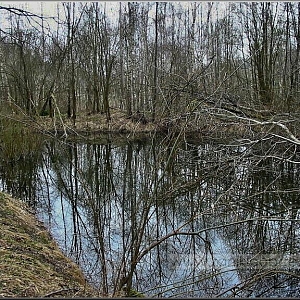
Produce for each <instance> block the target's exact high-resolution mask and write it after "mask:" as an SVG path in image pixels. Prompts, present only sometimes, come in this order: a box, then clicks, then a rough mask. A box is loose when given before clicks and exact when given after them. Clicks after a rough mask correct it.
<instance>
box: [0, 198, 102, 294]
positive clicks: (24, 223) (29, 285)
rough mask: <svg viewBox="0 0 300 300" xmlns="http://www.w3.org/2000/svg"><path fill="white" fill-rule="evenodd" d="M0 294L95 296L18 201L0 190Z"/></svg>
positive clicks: (78, 271)
mask: <svg viewBox="0 0 300 300" xmlns="http://www.w3.org/2000/svg"><path fill="white" fill-rule="evenodd" d="M0 278H1V281H0V297H98V296H99V295H98V294H97V292H96V291H95V290H94V289H93V288H92V287H91V286H89V285H88V284H87V283H86V281H85V278H84V275H83V273H82V271H81V270H80V268H79V267H78V266H77V265H76V264H75V263H74V262H72V261H71V260H70V259H68V258H67V257H66V256H65V255H64V254H63V253H62V252H61V250H60V249H59V248H58V246H57V244H56V243H55V241H54V240H53V239H52V237H51V236H50V234H49V232H48V231H47V229H46V228H45V227H44V226H43V224H42V223H40V222H39V221H38V220H37V219H36V217H35V216H34V214H33V213H31V212H30V210H29V208H28V207H27V206H26V205H25V204H24V203H23V202H21V201H19V200H16V199H12V198H11V197H10V196H9V195H7V194H4V193H0Z"/></svg>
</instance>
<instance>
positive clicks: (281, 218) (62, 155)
mask: <svg viewBox="0 0 300 300" xmlns="http://www.w3.org/2000/svg"><path fill="white" fill-rule="evenodd" d="M265 148H266V149H272V145H269V144H268V142H264V143H259V144H253V143H249V144H246V145H244V146H233V145H221V144H213V143H197V144H196V143H193V142H191V141H189V142H187V141H179V140H167V139H152V140H144V141H125V142H122V143H119V144H118V143H111V142H106V143H88V142H86V143H82V142H81V143H75V142H74V143H61V142H58V141H56V142H55V141H47V143H46V145H45V148H44V149H43V150H42V155H38V156H37V157H36V158H35V159H34V157H32V158H31V159H32V161H30V162H26V163H25V162H24V161H23V162H21V161H18V162H15V164H16V165H15V166H14V167H13V168H10V167H9V166H5V165H3V166H2V167H3V169H2V172H1V181H2V186H3V188H4V189H5V190H7V191H8V192H10V193H12V194H14V196H18V197H23V198H24V191H27V194H26V193H25V194H26V197H27V199H30V201H31V202H32V201H33V200H34V206H35V208H36V210H37V213H38V215H39V217H40V218H41V219H43V220H44V222H45V223H46V224H48V226H49V228H50V230H51V232H52V234H53V236H54V237H55V238H56V240H57V241H58V243H59V244H60V246H61V247H62V248H63V249H64V251H65V252H66V253H67V254H68V255H69V256H71V257H72V258H73V259H74V260H75V261H77V262H78V263H79V264H80V265H81V267H82V268H83V269H84V271H85V273H86V275H87V278H88V279H89V280H90V281H92V282H93V283H95V284H96V285H97V286H99V288H100V289H101V291H102V293H103V294H115V295H116V294H117V293H118V292H119V291H120V290H123V291H125V292H127V293H128V294H130V291H131V289H135V290H138V291H141V292H144V293H145V294H146V295H148V296H156V297H168V296H172V297H176V296H184V297H216V296H226V297H231V296H236V297H251V296H264V297H270V296H286V297H287V296H288V297H291V296H295V295H298V294H299V287H298V285H299V275H298V274H299V271H298V264H297V261H298V255H299V254H298V252H299V250H298V249H299V222H298V211H299V186H298V182H299V170H298V165H297V164H295V163H293V162H286V161H284V160H280V161H279V160H278V159H277V158H276V157H275V155H268V156H267V155H265V153H266V152H265ZM274 149H275V148H274ZM282 153H283V152H282ZM284 153H285V154H286V155H289V149H286V152H284ZM297 155H298V154H297V153H296V154H295V157H294V158H293V159H294V161H297V160H298V161H299V157H297ZM28 166H30V167H28ZM32 166H34V167H32ZM5 168H8V169H9V170H10V171H9V172H4V169H5ZM29 173H30V174H29ZM22 178H27V181H26V182H24V180H22ZM29 178H30V180H28V179H29ZM28 191H30V193H28ZM26 197H25V199H26Z"/></svg>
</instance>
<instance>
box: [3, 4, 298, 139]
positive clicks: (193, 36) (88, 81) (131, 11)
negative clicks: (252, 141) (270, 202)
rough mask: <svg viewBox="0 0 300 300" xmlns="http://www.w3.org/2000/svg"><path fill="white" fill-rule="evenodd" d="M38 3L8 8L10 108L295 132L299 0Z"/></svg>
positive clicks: (6, 105) (6, 101) (58, 115)
mask: <svg viewBox="0 0 300 300" xmlns="http://www.w3.org/2000/svg"><path fill="white" fill-rule="evenodd" d="M36 5H37V6H40V13H39V14H35V13H31V12H30V11H28V10H26V3H24V5H23V6H22V5H21V6H19V7H17V6H15V7H14V5H13V4H10V5H9V6H1V7H0V12H1V20H2V26H1V33H0V37H1V44H0V46H1V47H0V55H1V62H0V89H1V95H0V97H1V107H2V114H6V113H8V114H10V113H13V114H21V115H23V116H24V115H25V116H28V117H29V118H33V117H38V116H49V117H50V118H51V119H52V121H53V120H54V121H55V122H57V123H60V122H64V121H65V120H69V121H71V122H72V124H73V125H76V122H77V121H78V120H79V117H83V119H84V117H86V118H88V116H92V115H97V116H98V117H99V119H100V118H101V117H102V118H104V119H105V122H106V123H108V124H109V123H110V122H112V121H113V119H114V118H115V119H116V118H118V116H119V115H120V114H116V115H115V117H114V113H116V112H122V113H124V116H126V118H129V119H130V118H131V119H132V120H133V121H135V122H136V121H138V122H139V123H141V124H146V123H148V122H149V123H150V122H152V123H153V122H155V123H156V124H160V126H158V127H159V128H160V129H168V130H169V129H170V128H172V127H176V126H177V127H178V126H179V127H188V128H189V130H195V129H196V130H198V131H199V130H200V131H209V130H211V131H214V130H215V131H216V130H218V128H217V126H216V124H221V126H220V127H223V123H224V122H225V121H226V123H228V122H229V126H230V127H233V128H235V129H234V131H235V130H236V128H237V127H238V128H240V127H242V125H245V124H247V126H249V124H253V123H254V125H255V126H256V125H258V123H261V122H262V121H263V122H267V125H270V124H271V125H274V124H275V123H276V122H279V121H281V120H282V118H283V119H284V122H283V124H281V123H280V126H281V125H282V126H283V127H284V128H283V129H284V133H288V137H289V138H292V139H294V138H295V136H294V135H293V134H292V133H291V132H290V130H292V128H290V127H289V129H288V128H287V127H286V125H285V123H286V122H289V123H290V125H291V126H293V125H294V124H295V122H296V121H297V120H298V119H297V117H296V116H295V115H294V114H295V113H297V111H298V104H299V99H298V97H299V96H298V93H299V72H300V68H299V60H300V56H299V54H300V4H299V3H297V2H232V3H227V2H173V1H172V2H118V3H109V2H108V3H106V2H58V3H57V7H56V10H54V11H53V16H51V17H48V16H47V17H46V16H44V14H43V3H42V2H41V3H39V2H37V3H36ZM112 115H113V117H112ZM278 115H279V117H277V118H276V116H278ZM287 119H288V120H287ZM93 120H96V121H97V118H94V119H93ZM66 122H67V121H66ZM274 122H275V123H274ZM187 124H189V126H186V125H187ZM260 125H261V124H260ZM263 125H265V123H264V124H263ZM275 125H276V126H275V127H278V126H277V124H275ZM282 126H281V127H282ZM281 129H282V128H281ZM244 130H245V129H244ZM251 130H252V129H251ZM243 133H244V131H243Z"/></svg>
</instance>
